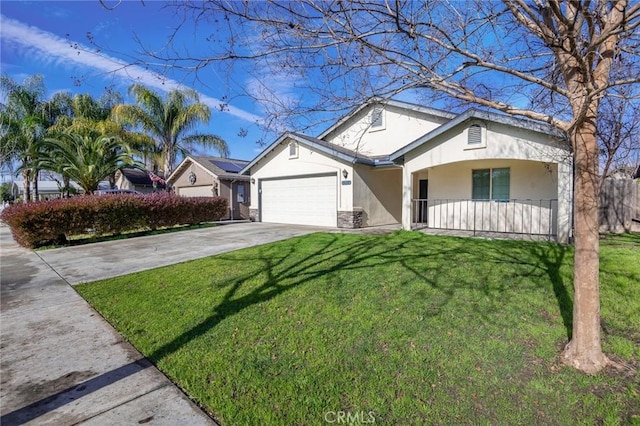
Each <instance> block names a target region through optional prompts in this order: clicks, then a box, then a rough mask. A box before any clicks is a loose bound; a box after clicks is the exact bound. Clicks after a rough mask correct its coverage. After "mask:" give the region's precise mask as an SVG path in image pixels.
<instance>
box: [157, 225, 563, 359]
mask: <svg viewBox="0 0 640 426" xmlns="http://www.w3.org/2000/svg"><path fill="white" fill-rule="evenodd" d="M316 240H317V241H318V242H320V241H321V242H322V244H318V245H317V246H315V247H313V249H311V250H310V249H309V247H308V243H307V242H306V239H305V237H300V238H297V239H295V241H291V240H289V241H287V243H286V244H279V245H277V246H275V247H277V249H278V251H277V252H275V251H274V245H268V246H265V247H262V248H260V247H259V248H257V249H258V250H259V255H258V256H250V257H249V256H248V257H238V254H237V253H235V254H233V255H228V257H226V256H227V255H219V256H218V258H221V259H225V257H226V258H227V259H228V260H232V261H234V262H238V263H239V264H245V263H248V264H254V263H258V264H260V265H262V266H261V267H260V268H254V271H253V272H250V273H245V274H243V275H240V276H238V277H236V278H234V279H233V280H232V281H231V282H229V283H226V284H225V287H229V288H228V290H227V291H226V294H225V295H224V297H223V299H222V300H221V301H220V302H219V303H218V304H217V306H215V307H214V308H213V310H212V313H211V315H209V316H208V317H207V318H206V319H205V320H203V321H202V322H200V323H199V324H197V325H196V326H195V327H193V328H191V329H190V330H188V331H186V332H184V333H182V334H181V335H179V336H177V337H176V338H174V339H173V340H171V341H170V342H168V343H166V344H164V345H162V346H161V347H159V348H158V349H156V350H154V351H153V352H152V353H151V354H149V355H148V358H149V359H150V360H151V361H152V362H154V363H155V364H157V363H158V362H159V361H160V360H162V359H164V358H166V357H167V356H169V355H171V354H173V353H175V352H176V351H178V350H179V349H180V348H181V347H183V346H184V345H187V344H189V343H190V342H191V341H193V340H195V339H197V338H199V337H200V336H203V335H204V334H206V333H207V332H209V331H210V330H212V329H213V328H215V327H216V326H217V325H218V324H219V323H220V322H221V321H223V320H225V319H226V318H229V317H231V316H233V315H235V314H237V313H240V312H241V311H243V310H244V309H246V308H248V307H250V306H253V305H256V304H259V303H262V302H266V301H268V300H271V299H274V298H275V297H277V296H279V295H281V294H283V293H285V292H287V291H289V290H292V289H294V288H297V287H299V286H301V285H303V284H306V283H308V282H311V281H313V280H314V279H317V278H320V277H323V276H326V275H328V274H334V273H337V272H340V271H354V272H355V271H358V270H362V269H365V268H372V267H374V268H375V267H378V266H389V265H393V264H397V265H399V266H401V267H402V268H404V269H405V270H406V271H408V272H410V274H409V275H410V276H411V277H412V278H411V281H415V280H416V279H418V280H420V281H421V282H423V283H425V284H427V285H429V286H430V287H431V288H433V289H436V290H438V291H440V292H441V294H443V295H444V296H445V297H444V298H439V299H438V301H437V302H436V303H437V304H439V305H446V304H447V303H449V301H450V300H451V299H452V298H454V297H455V295H456V291H457V290H458V289H469V288H474V289H477V282H478V280H477V277H470V278H469V279H468V281H464V280H458V281H457V282H455V283H447V285H443V283H442V282H440V280H439V278H438V277H439V276H441V275H442V274H446V273H447V271H448V270H450V269H451V268H452V267H455V265H452V264H451V260H452V259H455V258H456V256H460V255H464V256H466V257H467V260H468V261H470V262H496V263H505V262H508V263H516V264H518V265H524V266H526V267H527V268H529V272H527V273H529V274H531V275H536V276H539V275H540V273H539V271H543V272H544V273H545V274H547V275H548V277H549V279H550V280H551V282H552V285H553V291H554V294H555V296H556V298H557V300H558V305H559V307H560V311H561V314H562V318H563V322H564V324H565V327H567V331H568V333H569V334H570V332H571V331H570V330H571V315H572V303H571V299H570V298H569V296H568V293H567V291H566V288H565V285H564V282H563V279H562V275H561V273H560V267H561V265H562V262H563V261H564V257H565V252H566V251H567V250H568V249H567V248H564V247H563V246H559V245H552V244H549V245H540V244H530V245H529V246H528V247H527V248H528V250H529V252H530V253H531V254H532V255H533V257H534V259H536V261H534V262H532V261H526V260H523V259H519V258H517V257H514V256H513V255H512V253H511V252H510V251H509V250H508V245H507V246H504V250H501V248H502V247H503V246H502V245H503V244H504V242H501V241H498V242H496V243H497V244H498V247H496V245H495V244H492V245H491V249H492V251H494V252H496V255H495V257H494V258H491V256H487V253H486V252H484V251H483V250H479V249H478V247H477V244H476V243H473V240H468V239H465V238H457V239H456V238H450V239H448V240H447V243H446V244H440V243H439V241H437V240H435V239H433V237H429V236H424V235H421V234H415V235H407V233H406V232H405V233H403V232H400V233H394V234H391V235H386V236H367V237H362V236H357V237H351V236H346V235H340V234H323V237H322V238H316ZM323 240H324V241H323ZM477 241H478V240H476V242H477ZM484 243H487V244H491V243H492V242H491V241H484ZM305 245H306V246H305ZM481 245H482V244H481ZM285 248H286V250H285ZM305 252H306V253H307V254H305V255H303V256H301V255H300V253H305ZM291 259H295V260H296V261H297V262H296V263H295V264H293V263H291ZM425 259H429V260H430V261H429V262H427V263H426V264H425V263H421V262H423V261H424V260H425ZM425 265H426V266H425ZM488 273H490V272H488ZM520 274H523V273H520ZM524 274H526V273H524ZM255 279H261V280H263V281H264V282H263V283H262V284H261V285H259V286H258V287H257V288H255V289H253V290H251V291H249V292H248V293H246V294H243V292H244V290H245V289H244V287H245V284H246V283H248V282H249V281H251V280H255ZM379 279H380V280H384V279H385V278H384V277H382V276H381V277H379ZM408 281H409V280H408V279H406V278H405V282H401V283H400V285H403V284H407V283H408ZM371 284H372V285H375V284H379V282H377V283H373V282H372V283H371ZM506 284H507V286H504V287H502V288H500V289H498V294H492V297H495V298H497V299H500V297H501V295H502V294H503V293H504V292H505V290H506V289H507V288H508V284H509V283H506ZM425 302H427V301H425ZM441 307H442V306H440V308H441ZM486 314H488V315H490V314H491V313H490V312H489V313H486Z"/></svg>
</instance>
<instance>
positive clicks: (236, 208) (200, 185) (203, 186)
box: [173, 163, 251, 219]
mask: <svg viewBox="0 0 640 426" xmlns="http://www.w3.org/2000/svg"><path fill="white" fill-rule="evenodd" d="M191 172H193V173H195V175H196V183H195V184H194V185H192V184H191V183H190V182H189V173H191ZM214 184H217V185H218V195H219V196H221V197H224V198H226V199H227V200H228V202H229V209H228V212H227V214H226V215H225V216H223V217H222V219H230V218H231V207H232V203H233V218H234V219H249V201H250V200H251V184H250V183H249V182H248V181H237V182H234V183H233V194H232V193H231V190H230V187H231V181H229V180H226V179H217V178H216V177H215V176H214V175H213V174H212V173H211V172H210V171H208V170H207V169H205V168H204V167H201V166H200V165H198V164H197V163H191V164H190V165H189V166H188V167H187V168H185V170H184V171H183V172H182V173H181V174H180V175H179V176H178V177H177V179H176V180H175V182H174V183H173V187H174V188H175V191H176V194H178V195H182V196H185V197H213V196H214V192H213V185H214ZM238 185H244V186H245V200H247V201H246V202H245V203H239V202H238V197H237V186H238ZM230 197H233V199H231V198H230Z"/></svg>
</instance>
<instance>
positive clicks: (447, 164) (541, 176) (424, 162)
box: [402, 122, 572, 242]
mask: <svg viewBox="0 0 640 426" xmlns="http://www.w3.org/2000/svg"><path fill="white" fill-rule="evenodd" d="M479 123H481V124H482V125H483V126H484V130H483V131H484V136H485V141H486V144H484V145H483V147H481V148H473V149H470V148H471V147H469V146H468V145H467V127H468V126H469V125H470V124H471V123H463V124H461V125H460V126H457V127H456V128H453V129H451V130H449V131H447V132H445V133H444V134H442V135H439V136H438V137H437V138H435V139H434V140H432V141H429V142H428V143H426V144H424V145H423V146H421V147H418V148H416V149H415V150H413V151H411V152H409V153H407V154H406V155H405V163H404V170H403V191H404V197H403V201H402V202H403V217H402V224H403V227H404V228H405V229H410V228H411V221H412V203H411V199H412V198H416V197H417V193H418V186H417V185H418V180H419V179H428V180H429V198H431V199H438V198H444V199H454V198H459V199H468V198H470V197H471V170H472V169H480V168H491V167H511V189H510V197H511V198H531V199H534V198H535V199H553V198H557V199H558V203H557V208H556V210H557V223H556V219H555V218H554V219H553V222H554V223H553V226H554V227H557V233H558V239H559V240H560V241H562V242H564V241H567V240H568V237H569V235H570V224H571V200H572V172H571V170H572V166H571V156H570V154H569V151H568V149H567V147H566V146H563V145H561V144H559V143H558V142H556V141H555V140H554V139H553V138H552V137H551V136H549V135H545V134H542V133H537V132H533V131H530V130H526V129H521V128H516V127H511V126H507V125H503V124H498V123H493V122H489V123H484V122H479ZM520 160H524V161H520ZM540 214H541V215H543V216H544V215H545V214H546V213H545V212H542V213H540Z"/></svg>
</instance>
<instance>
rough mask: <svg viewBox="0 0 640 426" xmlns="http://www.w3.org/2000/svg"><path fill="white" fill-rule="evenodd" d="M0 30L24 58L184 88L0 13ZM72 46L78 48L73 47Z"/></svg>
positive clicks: (210, 101) (212, 103) (236, 111)
mask: <svg viewBox="0 0 640 426" xmlns="http://www.w3.org/2000/svg"><path fill="white" fill-rule="evenodd" d="M0 28H2V29H1V34H2V42H3V43H5V42H6V43H10V44H12V45H17V46H20V47H21V50H22V51H23V52H25V51H26V54H27V55H30V56H32V57H35V58H38V59H40V60H42V61H44V62H45V63H54V64H56V65H74V66H77V65H83V66H85V67H89V68H92V69H94V70H96V71H100V72H103V73H106V74H111V75H115V76H117V77H119V78H122V79H124V80H126V81H139V82H142V83H144V84H145V85H146V86H148V87H152V88H154V89H157V90H161V91H163V92H168V91H170V90H173V89H183V88H185V87H186V86H184V85H182V84H180V83H178V82H177V81H175V80H172V79H169V78H165V77H163V76H161V75H159V74H157V73H154V72H152V71H149V70H147V69H145V68H143V67H140V66H137V65H130V64H127V63H126V62H123V61H121V60H119V59H116V58H113V57H110V56H107V55H103V54H101V53H96V52H93V51H92V50H91V49H90V48H88V47H86V46H83V45H81V44H76V43H73V42H70V41H69V40H65V39H63V38H61V37H58V36H56V35H55V34H52V33H49V32H46V31H43V30H41V29H39V28H36V27H32V26H29V25H25V24H24V23H22V22H20V21H17V20H15V19H11V18H7V17H5V16H4V15H1V14H0ZM72 45H73V46H74V47H75V46H77V48H74V47H72ZM200 100H201V101H202V102H204V103H205V104H207V105H208V106H209V107H210V108H212V109H214V110H218V111H220V110H221V109H220V106H221V105H222V104H224V102H223V101H221V100H219V99H216V98H213V97H210V96H206V95H203V94H200ZM222 112H224V113H226V114H229V115H232V116H234V117H237V118H240V119H242V120H245V121H248V122H251V123H257V122H260V121H262V118H261V117H259V116H257V115H255V114H251V113H250V112H247V111H244V110H242V109H240V108H236V107H234V106H231V105H228V106H227V105H225V108H224V110H223V111H222Z"/></svg>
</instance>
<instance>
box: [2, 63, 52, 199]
mask: <svg viewBox="0 0 640 426" xmlns="http://www.w3.org/2000/svg"><path fill="white" fill-rule="evenodd" d="M0 87H1V88H2V92H3V94H4V95H5V96H6V104H3V105H0V156H1V161H0V162H1V163H2V164H5V163H12V162H14V161H17V162H18V163H19V167H18V170H19V171H21V172H22V176H23V180H24V186H25V187H24V193H25V196H24V201H25V202H29V201H31V181H34V192H35V194H34V195H35V198H36V199H37V198H38V172H39V168H38V167H37V164H38V163H37V155H38V153H39V152H40V148H39V145H40V143H41V142H42V140H43V138H44V134H45V130H46V128H47V119H46V118H47V117H46V114H45V113H44V110H43V105H44V102H43V98H44V93H45V89H44V83H43V78H42V76H40V75H36V76H32V77H29V78H28V79H26V80H25V81H24V83H22V84H18V83H16V82H15V81H14V80H13V79H11V78H10V77H8V76H6V75H3V76H2V77H0Z"/></svg>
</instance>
